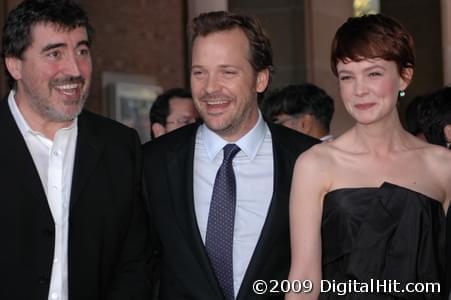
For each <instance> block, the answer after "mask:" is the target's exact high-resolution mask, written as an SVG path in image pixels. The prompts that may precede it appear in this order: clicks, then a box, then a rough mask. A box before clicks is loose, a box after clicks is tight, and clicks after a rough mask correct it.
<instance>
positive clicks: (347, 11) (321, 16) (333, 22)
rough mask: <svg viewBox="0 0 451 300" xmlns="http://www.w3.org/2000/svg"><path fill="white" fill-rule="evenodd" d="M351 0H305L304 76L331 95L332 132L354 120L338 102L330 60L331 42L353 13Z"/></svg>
mask: <svg viewBox="0 0 451 300" xmlns="http://www.w3.org/2000/svg"><path fill="white" fill-rule="evenodd" d="M352 3H353V1H352V0H340V1H330V0H305V12H306V26H305V28H306V38H307V41H306V45H307V80H308V81H309V82H311V83H314V84H316V85H318V86H319V87H321V88H323V89H325V90H326V91H327V93H328V94H329V95H331V96H332V97H333V98H334V100H335V114H334V117H333V119H332V125H331V131H332V134H333V135H335V136H338V135H340V134H342V133H343V132H345V131H346V130H347V129H349V128H350V127H351V126H352V125H353V124H354V122H353V120H352V119H351V117H350V116H349V114H348V113H347V112H346V109H345V108H344V106H343V104H342V102H341V98H340V95H339V91H338V82H337V79H336V77H335V76H334V75H333V74H332V71H331V70H330V63H329V62H330V44H331V42H332V39H333V37H334V35H335V32H336V30H337V28H338V27H339V26H340V25H341V24H343V23H344V22H345V21H346V20H347V18H349V17H350V16H352V12H353V7H352ZM307 16H308V17H307Z"/></svg>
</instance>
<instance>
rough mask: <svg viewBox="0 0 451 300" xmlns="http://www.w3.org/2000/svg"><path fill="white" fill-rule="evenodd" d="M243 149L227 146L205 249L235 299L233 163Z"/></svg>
mask: <svg viewBox="0 0 451 300" xmlns="http://www.w3.org/2000/svg"><path fill="white" fill-rule="evenodd" d="M239 151H240V148H239V147H238V146H237V145H235V144H227V145H225V146H224V160H223V161H222V165H221V167H219V170H218V173H216V179H215V184H214V186H213V195H212V197H211V203H210V212H209V214H208V223H207V234H206V237H205V248H206V249H207V253H208V257H209V258H210V262H211V264H212V266H213V270H214V271H215V274H216V278H217V279H218V281H219V285H220V286H221V288H222V290H223V292H224V296H225V298H226V299H227V300H230V299H235V296H234V295H235V293H234V289H233V227H234V225H235V205H236V184H235V173H234V172H233V166H232V161H233V158H234V157H235V155H236V154H237V153H238V152H239Z"/></svg>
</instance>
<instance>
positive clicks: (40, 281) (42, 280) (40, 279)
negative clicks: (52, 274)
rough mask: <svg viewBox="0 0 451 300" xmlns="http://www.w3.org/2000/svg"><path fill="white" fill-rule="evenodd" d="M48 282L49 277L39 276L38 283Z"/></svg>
mask: <svg viewBox="0 0 451 300" xmlns="http://www.w3.org/2000/svg"><path fill="white" fill-rule="evenodd" d="M48 282H49V279H48V278H47V277H45V276H41V277H40V278H39V284H46V283H48Z"/></svg>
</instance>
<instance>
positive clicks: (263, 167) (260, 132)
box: [144, 12, 317, 300]
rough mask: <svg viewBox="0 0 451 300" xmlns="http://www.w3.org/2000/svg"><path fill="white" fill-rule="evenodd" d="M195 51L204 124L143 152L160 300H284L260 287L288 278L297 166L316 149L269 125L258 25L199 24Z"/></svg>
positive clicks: (222, 16) (220, 18)
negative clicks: (263, 107) (262, 101)
mask: <svg viewBox="0 0 451 300" xmlns="http://www.w3.org/2000/svg"><path fill="white" fill-rule="evenodd" d="M192 41H193V47H192V65H191V91H192V95H193V99H194V103H195V105H196V108H197V110H198V111H199V113H200V115H201V117H202V119H203V120H204V122H205V123H204V124H203V125H199V124H193V125H188V126H186V127H183V128H181V129H178V130H176V131H174V132H172V133H169V134H167V135H165V136H162V137H161V138H159V139H157V140H155V141H152V142H150V143H147V144H146V145H145V146H144V187H145V190H146V193H147V195H148V201H149V209H150V212H151V217H152V218H153V219H152V221H153V225H154V227H153V231H154V232H155V233H156V239H155V241H154V244H153V249H154V251H153V252H154V254H155V259H158V260H159V263H160V270H161V276H160V299H196V300H215V299H254V298H258V299H282V298H283V293H281V292H279V293H273V292H269V290H268V291H266V293H265V292H263V294H262V295H257V293H256V292H255V291H253V284H254V282H256V280H264V281H265V282H266V283H267V284H268V286H269V284H270V280H279V281H280V280H282V279H286V278H287V276H288V269H289V265H290V240H289V225H288V223H289V222H288V198H289V193H290V184H291V176H292V170H293V165H294V163H295V160H296V158H297V157H298V155H299V154H300V153H301V152H303V151H305V150H307V149H308V148H309V147H310V146H312V145H313V144H315V143H316V142H317V140H315V139H313V138H310V137H307V136H305V135H302V134H300V133H297V132H295V131H292V130H290V129H287V128H283V127H281V126H278V125H271V124H268V123H266V122H265V121H264V120H263V118H262V115H261V113H260V111H259V110H258V106H257V98H258V95H260V96H261V95H262V93H263V92H264V91H265V90H266V88H267V87H268V84H269V81H270V76H271V70H272V51H271V46H270V42H269V39H268V38H267V36H266V35H265V34H264V32H263V29H262V27H261V25H260V23H259V22H258V21H257V20H256V19H254V18H251V17H248V16H245V15H239V14H232V13H228V12H212V13H206V14H201V15H200V16H198V17H197V18H195V19H194V21H193V37H192ZM223 149H224V150H223ZM223 153H224V154H223ZM276 290H278V289H277V288H276Z"/></svg>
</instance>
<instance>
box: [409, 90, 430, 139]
mask: <svg viewBox="0 0 451 300" xmlns="http://www.w3.org/2000/svg"><path fill="white" fill-rule="evenodd" d="M423 101H424V96H417V97H415V98H413V100H412V101H411V102H410V103H409V105H408V106H407V109H406V129H407V131H408V132H410V133H411V134H413V135H414V136H416V137H417V138H419V139H422V140H423V141H426V137H425V136H424V132H423V128H422V126H421V124H420V120H419V107H420V105H421V103H422V102H423Z"/></svg>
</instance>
